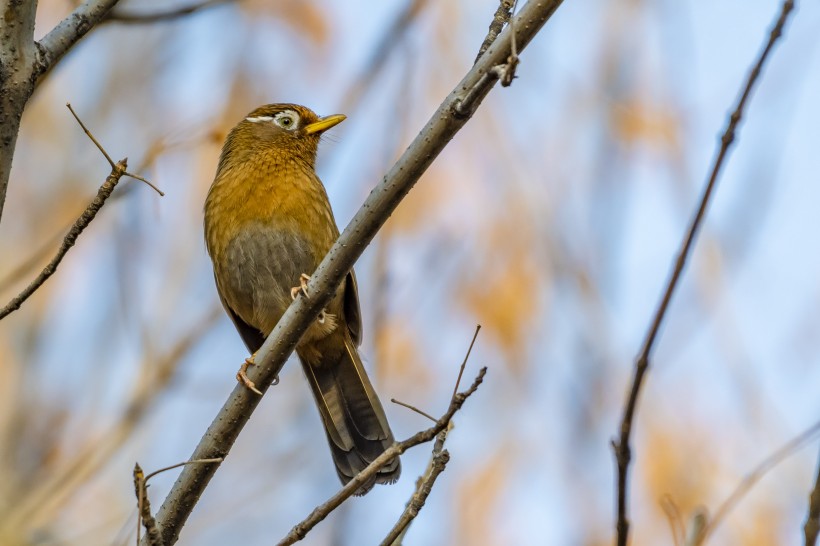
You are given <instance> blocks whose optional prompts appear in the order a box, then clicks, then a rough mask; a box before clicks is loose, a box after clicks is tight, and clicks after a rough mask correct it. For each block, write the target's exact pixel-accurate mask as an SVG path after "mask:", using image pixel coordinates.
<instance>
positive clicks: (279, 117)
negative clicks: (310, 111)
mask: <svg viewBox="0 0 820 546" xmlns="http://www.w3.org/2000/svg"><path fill="white" fill-rule="evenodd" d="M273 122H274V123H275V124H276V125H278V126H279V127H281V128H282V129H284V130H286V131H295V130H296V129H298V128H299V114H297V113H296V112H294V111H293V110H284V111H282V112H279V113H278V114H276V115H275V116H273Z"/></svg>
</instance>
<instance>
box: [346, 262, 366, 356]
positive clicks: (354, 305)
mask: <svg viewBox="0 0 820 546" xmlns="http://www.w3.org/2000/svg"><path fill="white" fill-rule="evenodd" d="M344 312H345V320H346V322H347V329H348V331H349V332H350V339H352V340H353V343H354V344H355V345H356V346H357V347H358V346H359V345H361V344H362V311H361V309H359V286H358V285H357V284H356V273H354V272H353V270H352V269H351V270H350V273H348V274H347V279H345V295H344Z"/></svg>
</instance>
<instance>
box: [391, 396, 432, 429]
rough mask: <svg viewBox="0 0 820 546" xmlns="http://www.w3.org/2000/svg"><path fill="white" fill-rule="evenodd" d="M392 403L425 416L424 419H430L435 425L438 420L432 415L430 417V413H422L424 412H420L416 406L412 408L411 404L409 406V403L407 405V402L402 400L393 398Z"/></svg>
mask: <svg viewBox="0 0 820 546" xmlns="http://www.w3.org/2000/svg"><path fill="white" fill-rule="evenodd" d="M390 401H391V402H393V403H394V404H396V405H399V406H401V407H403V408H407V409H409V410H412V411H415V412H416V413H418V414H419V415H423V416H424V417H427V418H428V419H430V420H431V421H433V422H434V423H435V422H436V418H435V417H433V416H432V415H430V414H429V413H427V412H426V411H422V410H420V409H419V408H417V407H416V406H411V405H410V404H407V403H405V402H402V401H401V400H396V399H395V398H391V399H390Z"/></svg>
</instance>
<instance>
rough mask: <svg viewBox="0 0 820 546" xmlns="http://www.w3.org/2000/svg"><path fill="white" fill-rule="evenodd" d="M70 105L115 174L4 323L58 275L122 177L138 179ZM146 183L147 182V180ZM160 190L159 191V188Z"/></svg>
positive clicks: (0, 315)
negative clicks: (53, 276) (115, 159)
mask: <svg viewBox="0 0 820 546" xmlns="http://www.w3.org/2000/svg"><path fill="white" fill-rule="evenodd" d="M66 106H68V109H69V110H71V114H72V115H73V116H74V118H75V119H76V120H77V122H78V123H79V124H80V126H81V127H82V128H83V131H85V134H87V135H88V137H89V138H90V139H91V140H92V142H94V144H95V145H96V146H97V148H99V150H100V151H101V152H102V154H103V155H104V156H105V159H106V160H107V161H108V163H109V164H110V165H111V173H110V174H109V175H108V176H107V177H106V179H105V182H103V184H102V186H100V189H99V190H97V196H96V197H94V200H93V201H91V203H90V204H89V205H88V207H86V209H85V210H84V211H83V213H82V214H81V215H80V217H79V218H77V220H76V221H75V222H74V225H73V226H71V229H70V230H69V231H68V233H67V234H66V235H65V237H64V238H63V244H62V245H60V248H59V249H58V250H57V254H55V256H54V258H52V259H51V261H50V262H49V263H48V264H47V265H46V266H45V267H44V268H43V270H42V271H41V272H40V274H39V275H37V277H36V278H35V279H34V280H33V281H31V283H30V284H29V285H28V286H27V287H26V288H25V289H23V291H22V292H20V293H19V294H18V295H17V296H15V297H14V298H12V300H11V301H10V302H9V303H8V304H6V306H5V307H3V308H2V309H0V320H2V319H4V318H5V317H7V316H8V315H9V314H11V313H13V312H14V311H16V310H18V309H19V308H20V306H21V305H23V303H24V302H25V301H26V300H27V299H28V298H29V297H31V295H32V294H34V292H36V291H37V289H38V288H40V287H41V286H42V285H43V283H45V282H46V281H47V280H48V279H49V278H50V277H51V276H52V275H54V273H56V272H57V267H58V266H59V265H60V262H62V261H63V258H64V257H65V255H66V254H67V253H68V251H69V250H70V249H71V247H73V246H74V245H75V244H76V242H77V238H78V237H79V236H80V234H82V232H83V231H85V228H87V227H88V225H89V224H90V223H91V221H92V220H94V218H96V217H97V213H98V212H99V211H100V209H101V208H102V206H103V205H104V204H105V202H106V201H107V200H108V198H109V197H110V196H111V192H113V191H114V188H116V187H117V184H118V183H119V181H120V178H122V177H123V176H130V177H132V178H136V177H135V176H134V175H132V174H130V173H129V172H128V171H127V170H126V169H127V168H128V159H127V158H123V159H121V160H119V161H118V162H116V163H114V161H113V160H112V159H111V157H110V156H109V155H108V153H107V152H106V151H105V149H104V148H103V147H102V145H101V144H100V143H99V142H98V141H97V139H96V138H94V135H92V134H91V132H90V131H89V130H88V129H87V128H86V126H85V125H84V124H83V122H82V121H81V120H80V118H79V117H77V114H76V113H75V112H74V109H73V108H71V105H70V104H67V105H66ZM143 181H145V182H147V181H146V180H144V179H143ZM149 186H151V187H153V188H154V189H156V188H155V187H154V185H153V184H150V183H149ZM157 191H158V192H159V190H158V189H157ZM159 193H160V195H162V192H159Z"/></svg>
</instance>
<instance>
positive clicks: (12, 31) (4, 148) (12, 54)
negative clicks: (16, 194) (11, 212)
mask: <svg viewBox="0 0 820 546" xmlns="http://www.w3.org/2000/svg"><path fill="white" fill-rule="evenodd" d="M0 9H2V10H3V11H2V13H3V23H2V24H0V120H2V122H0V218H2V217H3V204H4V203H5V202H6V190H7V189H8V182H9V175H10V174H11V160H12V158H13V157H14V148H15V146H16V144H17V132H18V131H19V129H20V119H21V118H22V116H23V109H24V108H25V106H26V101H28V98H29V97H30V96H31V92H32V91H33V90H34V82H33V78H32V76H31V66H32V64H33V63H34V59H35V56H36V49H35V47H34V16H35V13H36V11H37V2H35V1H34V0H30V1H28V2H19V1H16V0H0Z"/></svg>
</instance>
